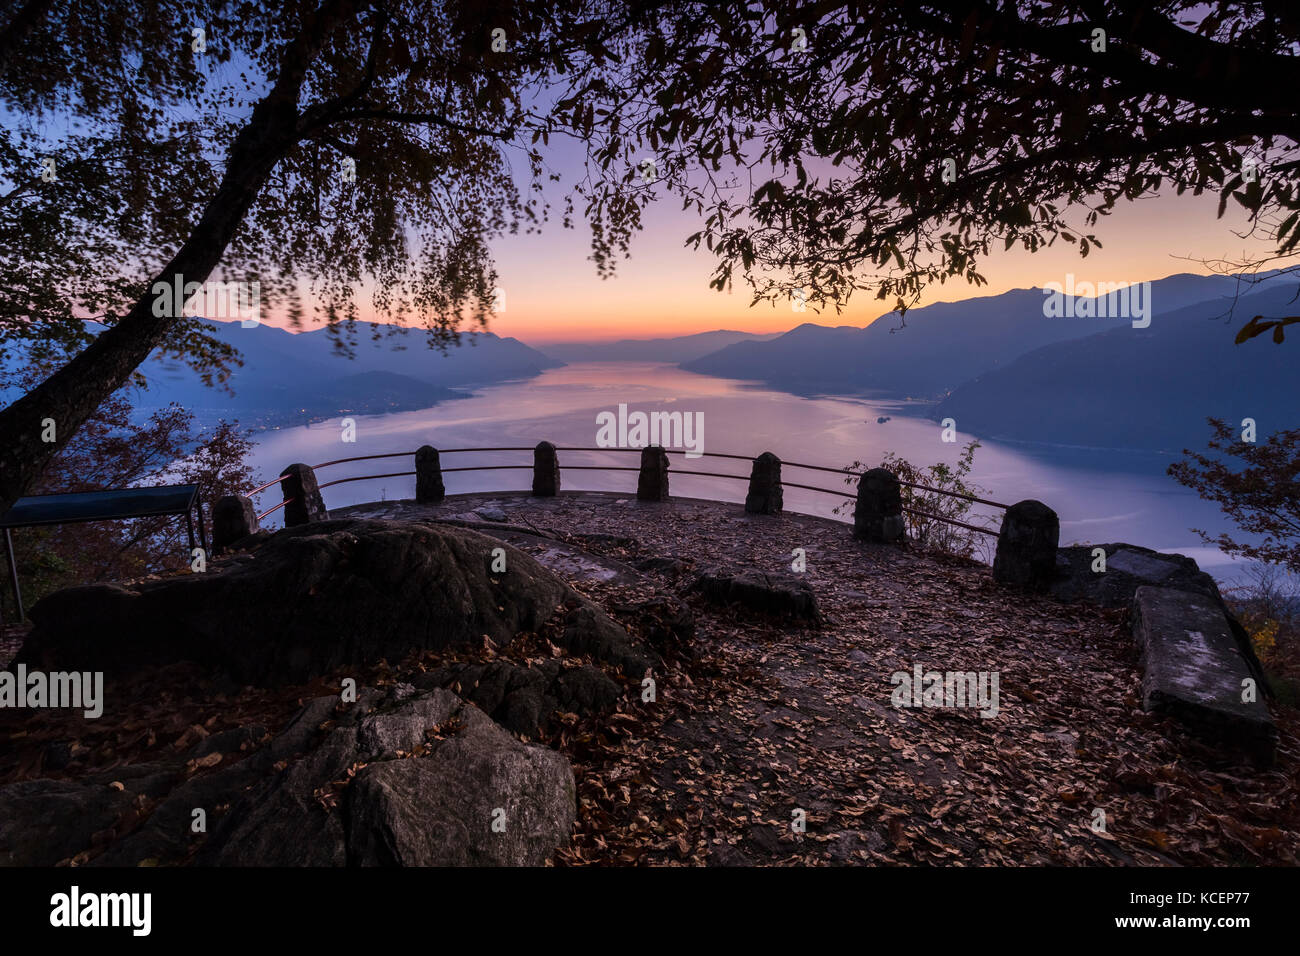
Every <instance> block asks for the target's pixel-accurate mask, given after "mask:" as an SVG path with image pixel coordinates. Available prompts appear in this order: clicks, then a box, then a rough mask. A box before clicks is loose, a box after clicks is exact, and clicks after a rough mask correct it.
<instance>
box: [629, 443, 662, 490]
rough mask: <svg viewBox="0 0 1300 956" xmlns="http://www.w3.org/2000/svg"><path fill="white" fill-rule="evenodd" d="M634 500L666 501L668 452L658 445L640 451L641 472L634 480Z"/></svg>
mask: <svg viewBox="0 0 1300 956" xmlns="http://www.w3.org/2000/svg"><path fill="white" fill-rule="evenodd" d="M636 499H637V501H667V500H668V452H666V451H664V450H663V448H662V447H661V446H659V445H650V446H649V447H648V448H642V449H641V472H640V474H638V475H637V479H636Z"/></svg>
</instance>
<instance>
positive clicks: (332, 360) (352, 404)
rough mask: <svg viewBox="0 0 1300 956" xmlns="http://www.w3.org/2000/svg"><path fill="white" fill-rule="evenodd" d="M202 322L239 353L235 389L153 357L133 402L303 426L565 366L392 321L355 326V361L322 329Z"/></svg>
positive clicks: (480, 338) (512, 346)
mask: <svg viewBox="0 0 1300 956" xmlns="http://www.w3.org/2000/svg"><path fill="white" fill-rule="evenodd" d="M203 321H205V322H206V323H207V324H208V325H209V326H210V327H211V328H212V330H213V331H214V332H215V334H216V335H217V337H218V338H220V339H221V340H222V341H225V342H228V343H230V344H231V345H233V346H234V347H235V348H237V349H238V350H239V351H240V353H241V354H242V356H243V360H244V364H243V366H242V367H240V368H237V369H235V370H234V371H233V373H232V375H231V378H230V383H229V384H230V387H231V388H232V389H233V390H234V394H233V395H228V394H226V393H224V392H222V391H220V390H219V389H216V388H207V387H205V386H204V385H203V384H202V383H201V382H200V381H198V379H197V377H196V376H195V375H194V373H193V372H192V371H190V369H189V368H188V367H186V366H184V365H182V364H180V363H177V362H174V361H163V360H161V359H160V358H158V356H157V355H155V356H153V357H151V358H150V359H149V360H148V361H147V362H145V363H144V365H142V366H141V371H142V372H143V373H144V374H145V377H146V378H147V379H148V381H149V388H148V390H147V391H145V392H144V393H142V394H141V395H140V396H139V398H138V400H137V403H136V404H137V407H138V408H140V409H141V410H148V409H150V408H155V407H159V406H162V405H166V404H168V403H170V402H178V403H179V404H181V405H183V406H185V407H186V408H189V409H191V410H192V411H194V412H195V414H196V416H197V417H198V418H199V419H200V420H204V421H206V420H212V419H215V418H218V417H225V418H236V417H237V418H239V419H240V420H241V421H242V422H244V423H245V424H249V425H254V426H262V427H272V426H282V425H287V424H303V423H304V422H307V421H312V420H319V419H322V418H329V417H333V416H335V415H339V414H343V413H349V412H351V413H356V414H374V413H379V412H389V411H404V410H409V409H414V408H427V407H429V406H431V405H434V404H437V403H438V402H441V401H446V400H449V399H454V398H463V397H465V396H466V395H467V394H468V393H467V391H465V390H466V389H467V388H469V387H472V386H476V385H488V384H493V383H496V382H503V381H510V380H515V379H521V378H530V377H532V376H534V375H538V374H540V373H541V372H543V371H545V370H546V369H549V368H556V367H558V366H560V365H562V364H563V363H562V362H558V361H556V360H555V359H552V358H549V357H548V356H545V355H543V354H542V353H541V352H538V351H537V350H535V349H532V348H529V347H528V346H527V345H524V344H523V343H522V342H520V341H519V340H517V339H513V338H501V337H500V336H497V335H494V334H492V333H490V332H472V333H462V336H461V339H462V344H461V345H459V346H455V345H453V346H450V347H449V348H448V349H447V352H446V353H445V354H444V353H441V352H439V351H437V350H436V349H432V348H430V347H429V346H428V340H427V337H426V335H425V333H423V332H421V331H420V330H409V331H396V332H392V331H391V330H393V329H394V328H395V327H394V326H386V325H382V324H377V323H368V322H358V323H357V326H356V332H357V335H356V339H357V341H356V344H355V353H356V357H355V358H352V359H349V358H347V357H345V356H343V355H341V354H339V353H338V352H337V350H336V349H335V348H334V345H333V341H332V340H331V338H330V336H329V333H328V332H327V331H326V330H325V329H317V330H314V331H311V332H301V333H297V334H295V333H291V332H288V331H286V330H284V329H277V328H272V327H270V326H265V325H258V326H254V327H252V328H244V327H243V326H241V325H240V323H239V322H217V321H211V320H203ZM376 332H377V333H378V336H379V337H378V339H376V338H375V333H376ZM395 345H396V346H399V347H398V348H394V346H395Z"/></svg>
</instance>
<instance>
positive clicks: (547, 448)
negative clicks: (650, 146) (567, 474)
mask: <svg viewBox="0 0 1300 956" xmlns="http://www.w3.org/2000/svg"><path fill="white" fill-rule="evenodd" d="M559 493H560V460H559V459H558V458H557V457H556V456H555V446H554V445H552V444H551V443H550V442H548V441H539V442H538V443H537V447H536V448H534V449H533V496H534V497H537V498H554V497H555V496H556V495H558V494H559Z"/></svg>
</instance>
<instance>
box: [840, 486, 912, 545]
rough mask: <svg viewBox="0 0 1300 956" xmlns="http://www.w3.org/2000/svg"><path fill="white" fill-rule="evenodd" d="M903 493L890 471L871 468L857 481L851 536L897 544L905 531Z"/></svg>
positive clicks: (874, 542) (880, 542)
mask: <svg viewBox="0 0 1300 956" xmlns="http://www.w3.org/2000/svg"><path fill="white" fill-rule="evenodd" d="M906 530H907V526H906V525H905V524H904V522H903V492H902V486H901V485H899V483H898V478H897V477H895V476H894V473H893V472H892V471H887V470H886V469H884V468H872V469H871V470H870V471H868V472H865V473H864V474H863V475H862V477H861V478H860V479H858V503H857V507H856V508H855V509H854V511H853V536H854V537H855V538H862V539H863V540H865V541H870V542H871V543H872V544H888V543H889V542H891V541H898V540H899V539H901V538H902V537H903V534H904V533H905V532H906Z"/></svg>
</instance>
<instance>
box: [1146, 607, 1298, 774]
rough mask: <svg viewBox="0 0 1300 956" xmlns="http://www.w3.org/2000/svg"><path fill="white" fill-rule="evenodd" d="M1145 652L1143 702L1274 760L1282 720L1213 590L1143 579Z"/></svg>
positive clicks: (1254, 755) (1260, 757) (1261, 757)
mask: <svg viewBox="0 0 1300 956" xmlns="http://www.w3.org/2000/svg"><path fill="white" fill-rule="evenodd" d="M1133 637H1134V639H1135V640H1136V641H1137V644H1138V647H1139V648H1140V649H1141V652H1142V665H1143V668H1144V673H1143V677H1142V706H1143V707H1144V708H1145V709H1146V710H1148V711H1153V712H1156V713H1162V714H1167V715H1169V716H1171V717H1173V718H1175V719H1177V720H1178V721H1180V722H1181V723H1183V724H1184V725H1186V726H1187V727H1188V728H1189V729H1191V730H1193V731H1194V732H1196V733H1198V734H1201V735H1205V736H1209V737H1212V738H1215V739H1216V741H1217V742H1222V743H1226V744H1228V745H1229V746H1231V747H1234V748H1238V749H1240V750H1242V751H1244V752H1246V753H1247V754H1249V755H1250V756H1251V757H1252V758H1253V759H1255V760H1257V761H1259V762H1261V763H1265V764H1270V763H1272V761H1273V758H1274V755H1275V752H1276V748H1277V727H1276V726H1274V724H1273V719H1272V718H1271V717H1270V716H1269V712H1268V707H1267V706H1266V705H1265V703H1264V693H1265V692H1264V688H1263V687H1260V686H1255V690H1254V693H1253V695H1248V694H1246V692H1245V691H1246V687H1247V686H1248V685H1247V684H1246V683H1245V682H1246V681H1251V682H1254V681H1255V676H1254V674H1253V673H1252V670H1251V668H1250V666H1249V664H1248V663H1247V661H1246V659H1245V657H1244V656H1243V654H1242V653H1241V650H1240V648H1239V647H1238V644H1237V638H1236V636H1235V635H1234V634H1233V630H1232V626H1231V624H1229V622H1228V619H1227V617H1226V616H1225V615H1224V613H1223V611H1222V610H1221V608H1220V607H1219V605H1218V604H1217V602H1215V601H1214V600H1212V599H1211V598H1209V597H1207V596H1205V595H1201V594H1196V593H1193V592H1189V591H1183V590H1179V589H1176V588H1167V587H1154V586H1151V585H1146V586H1143V587H1140V588H1138V589H1137V593H1136V594H1135V595H1134V598H1133Z"/></svg>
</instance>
